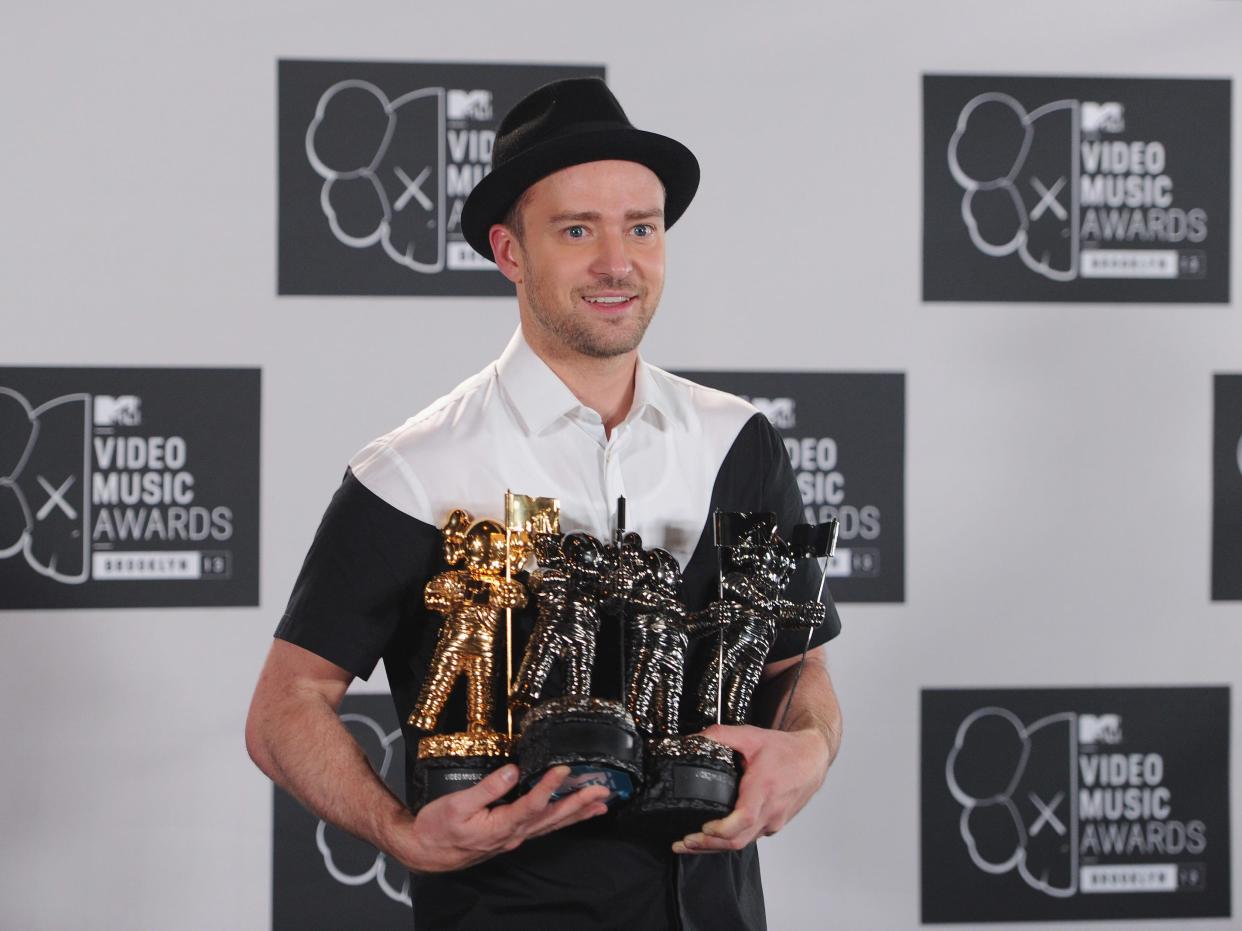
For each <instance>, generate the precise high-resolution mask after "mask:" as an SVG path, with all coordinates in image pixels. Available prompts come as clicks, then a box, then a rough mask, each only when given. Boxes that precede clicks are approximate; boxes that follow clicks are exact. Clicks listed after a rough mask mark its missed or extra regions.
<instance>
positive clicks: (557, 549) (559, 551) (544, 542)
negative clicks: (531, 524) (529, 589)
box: [534, 533, 565, 566]
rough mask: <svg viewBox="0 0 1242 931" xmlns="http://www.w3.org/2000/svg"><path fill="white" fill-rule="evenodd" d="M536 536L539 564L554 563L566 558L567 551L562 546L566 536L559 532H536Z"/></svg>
mask: <svg viewBox="0 0 1242 931" xmlns="http://www.w3.org/2000/svg"><path fill="white" fill-rule="evenodd" d="M534 538H535V562H537V563H539V565H541V566H550V565H554V564H556V563H559V562H561V561H562V560H563V559H564V558H565V551H564V549H563V547H562V541H563V540H564V538H563V537H562V536H561V535H560V534H559V533H536V534H534Z"/></svg>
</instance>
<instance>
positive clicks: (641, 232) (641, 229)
mask: <svg viewBox="0 0 1242 931" xmlns="http://www.w3.org/2000/svg"><path fill="white" fill-rule="evenodd" d="M654 232H655V227H654V226H652V225H651V224H650V223H639V224H638V226H636V227H634V234H635V235H636V236H650V235H651V234H652V233H654Z"/></svg>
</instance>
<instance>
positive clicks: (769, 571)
mask: <svg viewBox="0 0 1242 931" xmlns="http://www.w3.org/2000/svg"><path fill="white" fill-rule="evenodd" d="M729 561H730V562H731V563H732V564H733V565H734V566H735V567H737V568H738V569H741V570H742V571H743V572H745V573H747V574H748V575H751V576H753V577H754V579H755V580H756V581H757V582H759V583H760V584H761V585H763V586H764V587H765V588H768V589H770V590H772V591H773V592H779V591H780V590H781V589H783V588H784V587H785V586H786V585H788V584H789V580H790V579H791V578H792V577H793V569H794V558H793V550H791V549H790V548H789V544H788V543H786V542H785V541H784V540H782V539H781V538H780V537H773V538H772V540H771V541H769V542H764V543H752V542H748V543H744V544H741V545H739V546H735V547H733V551H732V553H731V554H730V557H729Z"/></svg>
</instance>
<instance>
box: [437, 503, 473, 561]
mask: <svg viewBox="0 0 1242 931" xmlns="http://www.w3.org/2000/svg"><path fill="white" fill-rule="evenodd" d="M470 521H471V517H470V514H469V513H467V512H466V511H463V510H462V509H461V508H454V509H453V510H452V512H451V513H450V514H449V516H448V518H447V519H446V520H445V521H444V527H443V529H442V530H441V533H442V534H443V536H444V561H445V562H447V563H448V564H449V565H450V566H456V565H457V564H458V563H460V562H461V561H462V560H463V559H465V558H466V550H465V542H466V531H467V530H468V529H469V527H470Z"/></svg>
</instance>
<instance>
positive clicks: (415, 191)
mask: <svg viewBox="0 0 1242 931" xmlns="http://www.w3.org/2000/svg"><path fill="white" fill-rule="evenodd" d="M393 172H394V173H395V174H396V175H397V177H398V178H400V179H401V183H402V184H404V185H405V190H404V191H403V192H402V194H401V196H400V197H398V198H397V202H396V203H395V204H393V209H394V210H401V209H403V208H404V207H405V205H406V204H408V203H409V202H410V198H411V197H412V198H414V199H415V200H416V201H418V202H419V203H420V204H422V206H423V209H424V210H430V209H431V198H429V197H428V196H427V195H426V194H424V193H423V192H422V183H423V182H424V181H426V180H427V176H428V175H429V174H431V166H430V165H428V166H427V167H426V168H424V169H423V170H422V171H420V172H419V173H418V177H417V178H415V179H414V180H413V181H411V180H410V176H409V175H407V174H406V173H405V172H404V171H402V170H401V166H399V165H398V166H397V167H396V168H394V169H393ZM1058 206H1059V205H1058Z"/></svg>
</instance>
